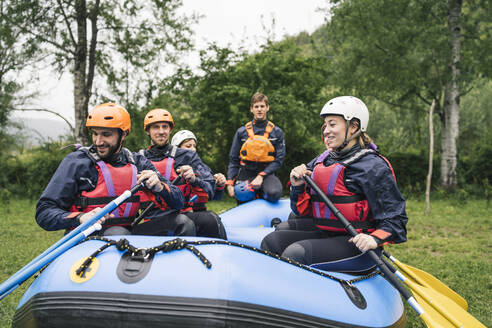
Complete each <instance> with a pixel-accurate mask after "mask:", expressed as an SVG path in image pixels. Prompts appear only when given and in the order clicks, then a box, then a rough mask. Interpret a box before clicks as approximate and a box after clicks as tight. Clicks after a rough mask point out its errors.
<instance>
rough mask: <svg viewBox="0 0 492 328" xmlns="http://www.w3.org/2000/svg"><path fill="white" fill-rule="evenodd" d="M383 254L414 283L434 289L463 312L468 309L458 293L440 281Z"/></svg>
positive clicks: (384, 252) (385, 253)
mask: <svg viewBox="0 0 492 328" xmlns="http://www.w3.org/2000/svg"><path fill="white" fill-rule="evenodd" d="M383 254H384V256H386V257H387V258H388V259H389V260H390V261H391V262H393V263H394V264H395V265H396V266H397V267H398V268H399V269H400V270H401V272H402V273H403V274H405V276H407V277H409V278H411V279H412V280H414V281H415V282H416V283H418V284H420V285H422V286H424V287H428V288H432V289H435V290H436V291H437V292H439V293H441V294H443V295H444V296H446V297H448V298H450V299H451V300H453V301H454V302H455V303H456V304H458V305H459V306H461V307H462V308H463V309H465V310H467V309H468V303H467V302H466V300H465V299H464V298H463V297H461V296H460V295H459V294H458V293H456V292H455V291H454V290H452V289H451V288H449V287H448V286H447V285H445V284H444V283H443V282H442V281H440V280H439V279H437V278H436V277H434V276H433V275H431V274H430V273H427V272H425V271H423V270H420V269H418V268H414V267H412V266H410V265H408V264H405V263H402V262H400V261H399V260H398V259H396V258H395V257H393V256H391V255H390V254H388V253H387V252H386V251H383Z"/></svg>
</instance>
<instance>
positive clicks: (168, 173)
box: [151, 146, 178, 181]
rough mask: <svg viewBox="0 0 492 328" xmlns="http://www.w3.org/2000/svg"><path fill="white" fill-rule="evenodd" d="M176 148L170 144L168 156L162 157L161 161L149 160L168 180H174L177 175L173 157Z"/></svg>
mask: <svg viewBox="0 0 492 328" xmlns="http://www.w3.org/2000/svg"><path fill="white" fill-rule="evenodd" d="M177 150H178V147H176V146H172V149H171V154H170V155H169V157H166V158H164V159H163V160H162V161H151V162H152V164H153V165H154V167H155V168H156V169H157V170H158V171H159V172H160V173H161V175H162V176H163V177H165V178H166V179H168V180H169V181H174V179H176V178H177V177H178V174H177V173H176V171H175V170H174V157H176V151H177Z"/></svg>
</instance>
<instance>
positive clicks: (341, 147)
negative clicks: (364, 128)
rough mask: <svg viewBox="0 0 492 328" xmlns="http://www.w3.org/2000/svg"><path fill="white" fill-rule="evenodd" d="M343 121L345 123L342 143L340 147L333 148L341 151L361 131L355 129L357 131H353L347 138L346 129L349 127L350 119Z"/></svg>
mask: <svg viewBox="0 0 492 328" xmlns="http://www.w3.org/2000/svg"><path fill="white" fill-rule="evenodd" d="M345 122H346V123H347V124H346V128H345V141H344V142H343V143H342V145H341V146H340V147H338V148H337V149H335V151H337V152H339V151H342V150H343V149H344V148H345V147H347V145H348V143H349V142H350V141H352V140H353V139H355V138H357V137H358V136H359V135H360V133H361V131H360V128H359V130H357V132H355V133H354V134H353V135H352V136H351V137H350V138H348V139H347V135H348V129H349V126H350V121H347V120H345Z"/></svg>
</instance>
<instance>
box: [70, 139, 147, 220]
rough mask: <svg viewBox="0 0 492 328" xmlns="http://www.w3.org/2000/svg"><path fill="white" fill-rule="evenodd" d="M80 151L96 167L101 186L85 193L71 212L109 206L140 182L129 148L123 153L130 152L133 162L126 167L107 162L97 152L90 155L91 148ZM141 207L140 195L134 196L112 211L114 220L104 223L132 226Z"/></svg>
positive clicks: (88, 210)
mask: <svg viewBox="0 0 492 328" xmlns="http://www.w3.org/2000/svg"><path fill="white" fill-rule="evenodd" d="M80 149H81V150H82V151H84V152H85V153H86V154H87V155H88V156H89V157H90V158H91V159H92V160H93V161H94V162H95V164H96V169H97V173H98V177H97V186H96V188H95V189H94V190H91V191H82V192H81V194H80V195H79V196H78V197H77V198H76V199H75V202H74V204H73V205H72V206H71V208H70V211H71V212H83V213H87V212H90V211H92V210H93V209H95V208H96V207H102V206H105V205H107V204H109V203H110V202H111V201H112V200H114V199H115V198H116V197H118V196H119V195H121V194H122V193H123V192H124V191H125V190H129V189H131V188H132V187H133V186H134V185H135V184H136V183H137V167H136V166H135V164H134V163H135V162H134V160H133V156H132V154H131V152H130V151H129V150H128V149H126V148H122V151H125V152H127V154H128V158H129V159H130V163H128V164H126V165H125V166H122V167H114V166H112V165H110V164H107V163H105V162H104V161H103V160H102V159H101V158H100V157H99V156H98V155H97V153H92V152H90V151H89V149H88V148H87V147H83V148H80ZM139 207H140V196H138V195H134V196H131V197H130V198H128V199H127V200H126V201H125V202H124V203H123V204H121V205H120V206H119V207H118V208H116V209H115V210H114V211H113V212H112V214H113V215H114V218H108V219H106V220H105V221H104V224H103V225H104V227H109V226H115V225H120V226H126V225H129V224H130V223H131V222H132V221H133V218H134V217H136V215H137V212H138V208H139Z"/></svg>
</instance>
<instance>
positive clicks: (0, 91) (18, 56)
mask: <svg viewBox="0 0 492 328" xmlns="http://www.w3.org/2000/svg"><path fill="white" fill-rule="evenodd" d="M24 9H25V8H24V7H23V6H21V5H19V4H18V3H17V2H15V1H14V2H11V1H0V147H1V148H2V152H0V157H1V156H2V155H7V154H8V151H7V150H8V149H9V148H11V146H12V145H13V144H14V142H13V138H11V137H10V136H9V135H8V134H7V131H6V128H7V126H8V125H9V116H10V113H11V112H12V110H13V109H14V108H15V107H16V105H17V104H19V103H21V102H22V99H23V97H21V96H20V95H19V91H20V90H21V89H22V85H20V84H19V82H17V81H16V80H15V73H16V72H18V71H19V70H21V69H22V68H24V67H26V66H28V65H31V64H32V60H33V57H34V54H35V52H36V49H37V46H38V44H37V43H36V42H35V40H31V39H29V38H26V37H24V36H23V35H22V29H23V27H22V26H24V24H25V22H24V20H23V19H22V17H21V13H22V12H23V10H24ZM0 160H1V159H0Z"/></svg>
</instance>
